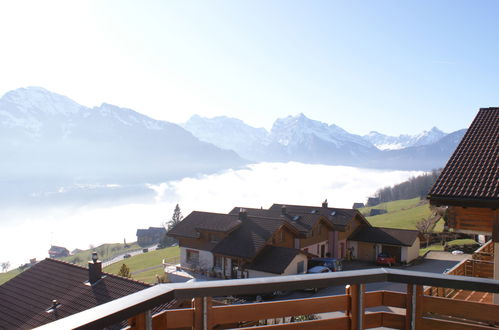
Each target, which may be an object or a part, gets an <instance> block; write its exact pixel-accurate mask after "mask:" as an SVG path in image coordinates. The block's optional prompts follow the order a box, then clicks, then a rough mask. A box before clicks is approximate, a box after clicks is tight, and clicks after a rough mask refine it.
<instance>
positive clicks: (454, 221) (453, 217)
mask: <svg viewBox="0 0 499 330" xmlns="http://www.w3.org/2000/svg"><path fill="white" fill-rule="evenodd" d="M447 215H448V225H449V227H451V228H454V230H455V231H459V232H464V233H473V234H479V233H480V234H487V235H491V234H492V233H493V232H494V222H495V221H499V220H498V219H499V218H498V212H497V210H495V209H491V208H481V207H462V206H449V209H448V210H447ZM496 227H497V226H496ZM498 229H499V228H498ZM493 236H495V237H497V238H499V233H497V235H493Z"/></svg>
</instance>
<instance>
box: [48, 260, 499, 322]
mask: <svg viewBox="0 0 499 330" xmlns="http://www.w3.org/2000/svg"><path fill="white" fill-rule="evenodd" d="M373 282H395V283H404V284H406V285H407V292H406V293H399V292H390V291H375V292H367V293H366V292H365V285H366V284H368V283H373ZM340 285H341V286H344V285H350V286H349V288H348V289H347V291H346V293H345V294H344V295H338V296H329V297H320V298H309V299H297V300H284V301H274V302H260V303H251V304H239V305H226V306H214V305H213V303H212V300H211V298H210V297H221V296H229V295H244V294H259V293H263V292H272V291H275V290H282V291H284V290H299V289H305V288H311V287H312V288H313V287H329V286H340ZM423 285H430V286H436V287H448V288H452V289H462V290H476V291H484V292H490V293H499V281H497V280H492V279H484V278H468V277H463V276H448V275H441V274H431V273H422V272H412V271H402V270H395V269H383V268H380V269H369V270H360V271H345V272H335V273H326V274H317V275H293V276H276V277H266V278H254V279H240V280H225V281H207V282H193V283H182V284H160V285H156V286H154V287H151V288H148V289H145V290H143V291H140V292H137V293H134V294H131V295H129V296H126V297H123V298H120V299H117V300H114V301H112V302H109V303H107V304H103V305H100V306H97V307H94V308H92V309H89V310H86V311H84V312H81V313H78V314H75V315H72V316H69V317H66V318H64V319H61V320H58V321H56V322H52V323H49V324H47V325H45V326H43V327H41V328H42V329H96V328H103V327H106V326H109V325H113V324H117V323H119V322H121V321H123V320H129V328H130V329H174V328H192V329H225V328H228V327H231V328H237V327H242V326H245V325H249V326H254V325H258V324H259V323H260V322H259V321H260V320H266V319H275V318H282V319H283V320H284V321H285V322H287V323H282V324H276V325H260V326H256V327H254V329H257V330H258V329H281V328H282V329H331V328H333V327H334V329H367V328H372V327H389V328H395V329H464V330H466V329H497V327H495V326H497V325H499V305H494V304H480V303H474V302H467V301H459V300H453V299H447V298H442V297H431V296H426V295H424V294H423ZM174 298H176V299H192V298H194V299H193V305H192V307H191V308H185V309H177V310H166V311H162V312H159V313H157V314H155V315H151V310H153V308H155V307H156V306H159V305H162V304H164V303H166V302H169V301H171V300H172V299H174ZM377 306H388V307H396V308H398V309H399V310H401V311H402V312H401V313H396V312H393V311H383V312H370V311H366V309H369V308H372V307H377ZM327 312H340V313H338V314H339V316H337V317H331V316H330V317H328V318H323V319H317V320H310V321H302V322H291V321H292V320H293V317H295V316H297V315H307V314H320V313H327ZM252 329H253V328H252Z"/></svg>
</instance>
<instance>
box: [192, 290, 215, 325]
mask: <svg viewBox="0 0 499 330" xmlns="http://www.w3.org/2000/svg"><path fill="white" fill-rule="evenodd" d="M192 307H193V308H194V327H193V329H196V330H198V329H203V330H208V329H212V328H213V324H211V320H212V317H211V314H212V299H211V297H203V298H194V299H193V301H192Z"/></svg>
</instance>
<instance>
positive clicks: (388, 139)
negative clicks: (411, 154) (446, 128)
mask: <svg viewBox="0 0 499 330" xmlns="http://www.w3.org/2000/svg"><path fill="white" fill-rule="evenodd" d="M446 135H447V133H444V132H442V131H441V130H439V129H438V128H437V127H432V128H431V129H430V130H429V131H423V132H421V133H419V134H416V135H407V134H401V135H399V136H389V135H385V134H382V133H379V132H377V131H371V132H369V133H368V134H366V135H364V136H363V138H364V139H365V140H367V141H369V142H371V143H372V144H374V145H375V146H376V147H377V148H378V149H380V150H397V149H403V148H407V147H413V146H423V145H428V144H432V143H435V142H437V141H438V140H440V139H441V138H443V137H444V136H446Z"/></svg>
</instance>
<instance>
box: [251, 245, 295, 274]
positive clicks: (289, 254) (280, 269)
mask: <svg viewBox="0 0 499 330" xmlns="http://www.w3.org/2000/svg"><path fill="white" fill-rule="evenodd" d="M300 253H303V252H301V251H300V250H299V249H292V248H286V247H279V246H272V245H268V246H266V247H265V248H263V250H262V251H261V252H260V253H259V254H258V256H257V257H256V258H255V259H254V260H253V261H252V262H251V263H250V264H247V265H245V268H248V269H253V270H258V271H261V272H266V273H272V274H279V275H281V274H282V273H284V271H285V270H286V268H287V267H288V266H289V264H290V263H291V261H293V259H294V258H295V257H296V256H297V255H298V254H300Z"/></svg>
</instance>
